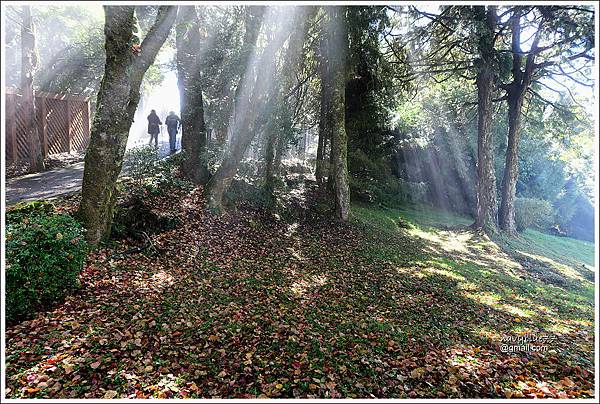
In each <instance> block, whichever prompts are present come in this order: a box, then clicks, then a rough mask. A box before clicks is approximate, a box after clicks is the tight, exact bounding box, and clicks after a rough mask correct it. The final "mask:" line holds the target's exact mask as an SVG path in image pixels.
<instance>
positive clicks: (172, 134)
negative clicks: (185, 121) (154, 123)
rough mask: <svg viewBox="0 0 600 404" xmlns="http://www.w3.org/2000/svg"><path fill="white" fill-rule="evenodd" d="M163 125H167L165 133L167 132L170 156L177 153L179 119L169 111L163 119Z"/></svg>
mask: <svg viewBox="0 0 600 404" xmlns="http://www.w3.org/2000/svg"><path fill="white" fill-rule="evenodd" d="M165 125H167V131H168V132H169V145H170V146H171V154H173V153H175V152H176V151H177V146H176V140H177V131H178V130H179V129H180V128H181V119H179V117H178V116H177V115H175V112H173V111H171V112H169V115H167V117H166V118H165Z"/></svg>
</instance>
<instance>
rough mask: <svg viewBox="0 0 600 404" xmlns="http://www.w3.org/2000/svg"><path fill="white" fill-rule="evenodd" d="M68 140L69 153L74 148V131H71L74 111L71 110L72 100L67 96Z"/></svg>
mask: <svg viewBox="0 0 600 404" xmlns="http://www.w3.org/2000/svg"><path fill="white" fill-rule="evenodd" d="M66 101H67V140H68V146H67V147H68V149H67V151H68V152H69V153H71V150H72V149H73V133H72V131H71V126H72V122H71V120H72V119H73V113H72V111H71V108H72V107H71V101H70V100H69V99H68V98H67V99H66Z"/></svg>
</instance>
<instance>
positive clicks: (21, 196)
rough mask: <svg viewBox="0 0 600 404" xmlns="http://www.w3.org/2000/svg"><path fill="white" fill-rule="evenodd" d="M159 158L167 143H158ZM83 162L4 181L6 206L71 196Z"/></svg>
mask: <svg viewBox="0 0 600 404" xmlns="http://www.w3.org/2000/svg"><path fill="white" fill-rule="evenodd" d="M159 150H160V156H161V157H164V156H166V155H168V153H169V142H168V141H161V142H160V143H159ZM83 165H84V163H83V162H80V163H76V164H73V165H70V166H68V167H64V168H59V169H56V170H52V171H46V172H43V173H35V174H28V175H24V176H22V177H16V178H11V179H8V180H6V205H13V204H15V203H17V202H21V201H35V200H40V199H50V198H56V197H58V196H63V195H68V194H73V193H76V192H79V191H80V190H81V183H82V181H83Z"/></svg>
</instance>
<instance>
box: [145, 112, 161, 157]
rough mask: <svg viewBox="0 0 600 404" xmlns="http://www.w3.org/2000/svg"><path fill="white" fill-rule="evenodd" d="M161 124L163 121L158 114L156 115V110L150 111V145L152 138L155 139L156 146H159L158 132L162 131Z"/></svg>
mask: <svg viewBox="0 0 600 404" xmlns="http://www.w3.org/2000/svg"><path fill="white" fill-rule="evenodd" d="M160 125H162V122H161V121H160V118H159V117H158V115H156V111H155V110H152V111H150V115H148V133H149V134H150V142H149V143H148V144H149V145H151V144H152V139H154V147H157V148H158V134H159V133H160Z"/></svg>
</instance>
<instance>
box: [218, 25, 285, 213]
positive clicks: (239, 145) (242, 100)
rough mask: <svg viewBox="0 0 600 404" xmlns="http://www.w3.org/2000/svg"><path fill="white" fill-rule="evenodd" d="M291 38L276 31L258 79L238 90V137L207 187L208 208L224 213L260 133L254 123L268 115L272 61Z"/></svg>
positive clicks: (247, 81)
mask: <svg viewBox="0 0 600 404" xmlns="http://www.w3.org/2000/svg"><path fill="white" fill-rule="evenodd" d="M288 36H289V31H287V30H279V31H278V32H276V34H275V37H274V38H273V39H272V40H271V41H270V42H269V43H268V45H267V47H266V48H265V50H264V51H263V54H262V56H261V58H260V60H259V61H258V64H257V67H258V68H257V73H256V79H254V80H252V79H251V78H250V77H247V76H248V74H247V75H246V77H244V79H243V80H242V82H241V83H240V85H243V86H244V88H243V89H242V90H240V91H239V92H237V91H236V93H238V99H237V100H236V111H235V113H234V119H233V127H232V130H233V134H234V136H233V139H232V142H231V145H230V148H229V150H228V152H227V153H226V154H225V157H224V159H223V163H221V165H220V166H219V168H218V169H217V171H216V172H215V175H214V176H213V177H212V178H211V180H210V181H209V183H208V184H207V187H206V196H207V201H208V206H209V207H210V208H211V209H212V210H215V211H221V210H222V209H223V196H224V194H225V191H226V190H227V189H228V188H229V186H230V185H231V182H232V181H233V177H234V176H235V173H236V172H237V169H238V167H239V165H240V162H241V160H242V158H243V157H244V153H245V152H246V149H247V148H248V146H249V145H250V143H251V142H252V140H253V139H254V136H255V134H256V130H255V129H256V128H255V127H254V125H253V124H254V123H255V121H256V119H257V118H258V117H263V116H264V114H265V113H266V106H267V104H268V100H269V99H270V98H271V96H272V90H273V88H272V83H270V80H271V79H272V75H273V74H274V70H273V69H274V64H273V63H272V60H273V58H274V57H275V54H276V52H277V51H278V50H279V49H280V48H281V46H282V45H283V43H284V42H285V40H286V39H287V38H288ZM246 71H247V73H248V72H249V71H250V69H246Z"/></svg>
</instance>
